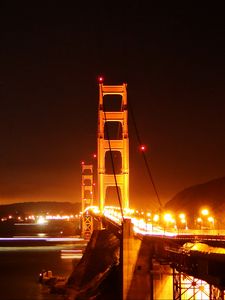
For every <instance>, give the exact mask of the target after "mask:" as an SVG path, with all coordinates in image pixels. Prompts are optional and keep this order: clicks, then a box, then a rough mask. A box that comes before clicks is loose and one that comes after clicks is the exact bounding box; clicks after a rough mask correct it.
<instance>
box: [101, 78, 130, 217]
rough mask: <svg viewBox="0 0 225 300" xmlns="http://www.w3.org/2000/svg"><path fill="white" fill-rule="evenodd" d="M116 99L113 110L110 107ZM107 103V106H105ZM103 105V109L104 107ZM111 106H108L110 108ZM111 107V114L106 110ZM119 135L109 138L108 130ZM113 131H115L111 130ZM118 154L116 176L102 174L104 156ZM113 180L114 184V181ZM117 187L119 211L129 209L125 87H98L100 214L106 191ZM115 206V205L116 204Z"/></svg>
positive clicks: (103, 172)
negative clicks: (120, 207) (120, 206)
mask: <svg viewBox="0 0 225 300" xmlns="http://www.w3.org/2000/svg"><path fill="white" fill-rule="evenodd" d="M118 99H119V105H117V107H116V109H115V107H114V104H115V103H117V102H118V101H116V100H118ZM107 101H108V102H107ZM105 102H106V103H105ZM106 104H107V105H106ZM110 104H111V105H110ZM111 107H114V108H113V110H110V109H111ZM112 128H114V131H115V132H117V133H118V132H119V134H118V135H117V137H115V136H112V135H110V129H112ZM115 129H116V130H115ZM110 151H111V154H112V153H113V152H114V153H119V156H120V163H121V167H120V169H119V171H118V172H116V174H115V175H114V174H108V173H106V155H109V157H112V156H110ZM115 177H116V180H115ZM116 186H117V187H118V190H119V191H120V198H121V199H120V200H121V205H122V208H123V209H124V208H128V207H129V138H128V112H127V85H126V84H123V85H104V84H103V83H99V107H98V198H99V209H100V211H101V212H102V211H103V209H104V205H105V199H106V191H107V188H108V187H116ZM118 206H119V202H118Z"/></svg>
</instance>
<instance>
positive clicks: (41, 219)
mask: <svg viewBox="0 0 225 300" xmlns="http://www.w3.org/2000/svg"><path fill="white" fill-rule="evenodd" d="M46 223H47V220H46V219H45V218H44V217H43V216H39V217H38V218H37V224H40V225H42V224H46Z"/></svg>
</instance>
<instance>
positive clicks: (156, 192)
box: [128, 101, 162, 211]
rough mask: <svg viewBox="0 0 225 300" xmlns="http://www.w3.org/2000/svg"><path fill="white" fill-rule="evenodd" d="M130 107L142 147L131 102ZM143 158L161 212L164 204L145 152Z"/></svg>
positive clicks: (140, 143)
mask: <svg viewBox="0 0 225 300" xmlns="http://www.w3.org/2000/svg"><path fill="white" fill-rule="evenodd" d="M128 106H129V108H130V110H129V111H130V112H131V118H132V122H133V125H134V129H135V133H136V136H137V140H138V144H139V146H141V145H142V142H141V137H140V134H139V131H138V128H137V123H136V120H135V117H134V112H133V108H132V105H131V103H130V101H129V103H128ZM142 156H143V159H144V163H145V167H146V169H147V173H148V176H149V178H150V181H151V183H152V186H153V189H154V192H155V195H156V198H157V200H158V204H159V209H160V211H161V209H162V202H161V200H160V197H159V193H158V191H157V188H156V185H155V182H154V180H153V176H152V172H151V169H150V166H149V163H148V160H147V157H146V155H145V152H144V151H142Z"/></svg>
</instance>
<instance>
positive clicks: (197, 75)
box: [0, 1, 225, 207]
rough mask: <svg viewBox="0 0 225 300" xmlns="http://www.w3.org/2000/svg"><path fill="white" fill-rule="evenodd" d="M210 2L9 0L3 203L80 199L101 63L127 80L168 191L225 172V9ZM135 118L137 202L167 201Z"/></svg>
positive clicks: (2, 20) (0, 129) (1, 113)
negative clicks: (25, 0) (141, 147)
mask: <svg viewBox="0 0 225 300" xmlns="http://www.w3.org/2000/svg"><path fill="white" fill-rule="evenodd" d="M130 2H131V3H130ZM133 2H134V3H133ZM165 2H166V1H165ZM200 2H201V3H200ZM200 2H197V1H196V2H195V3H194V2H193V3H194V4H193V3H189V4H187V5H185V4H184V2H183V1H181V2H180V6H175V5H174V6H173V5H172V4H171V2H170V3H168V4H166V3H163V1H162V2H161V3H158V4H157V6H156V4H155V1H146V2H144V1H129V2H127V3H125V2H122V3H121V2H118V3H117V2H116V1H115V2H114V1H110V2H109V3H108V2H106V1H105V2H101V1H100V2H99V1H90V3H89V2H88V1H87V2H86V1H83V2H82V3H78V2H77V4H76V5H74V6H71V7H70V6H69V5H68V4H64V2H61V6H60V5H58V6H57V4H55V1H49V2H48V1H46V2H43V3H45V4H44V5H40V6H39V7H38V6H35V4H34V3H39V2H33V1H31V2H30V3H29V5H28V4H27V3H26V5H25V4H24V5H23V1H22V2H18V4H17V5H16V4H14V5H12V4H11V6H10V4H7V5H6V4H5V5H4V4H1V8H0V32H1V35H0V38H1V40H0V66H1V68H0V105H1V109H0V137H1V147H0V202H1V203H11V202H15V201H37V200H62V201H71V202H77V201H80V198H81V190H80V185H81V166H80V162H81V161H82V160H85V161H86V162H90V161H91V155H92V153H94V152H95V151H96V145H97V141H96V137H97V135H96V132H97V106H98V84H97V80H96V79H97V77H98V75H99V74H103V75H104V76H105V84H122V83H123V82H126V83H127V84H128V101H129V103H130V104H131V105H132V108H133V111H134V116H135V120H136V124H137V127H138V132H139V134H140V136H141V139H142V141H143V143H145V144H147V145H148V152H147V153H146V155H147V158H148V162H149V165H150V168H151V171H152V175H153V178H154V182H155V185H156V187H157V190H158V193H159V195H160V198H161V200H162V202H165V201H167V200H169V199H170V198H171V197H172V196H173V195H175V194H176V193H177V192H178V191H180V190H182V189H183V188H185V187H188V186H191V185H193V184H198V183H203V182H206V181H208V180H211V179H214V178H218V177H222V176H225V138H224V137H225V135H224V133H225V85H224V83H225V82H224V80H225V18H224V15H225V14H224V13H225V10H224V4H223V1H215V4H214V2H211V4H210V5H209V4H207V3H206V1H204V2H203V1H200ZM7 3H9V1H7ZM21 3H22V4H21ZM49 3H51V4H49ZM74 3H76V2H74ZM106 3H107V4H106ZM110 3H111V4H110ZM146 3H148V5H147V4H146ZM185 3H188V2H187V1H185ZM129 122H130V123H129V135H130V183H131V188H130V203H131V206H139V207H140V206H141V207H145V206H147V207H156V206H157V200H156V197H155V194H154V191H153V188H152V185H151V182H150V180H149V177H148V175H147V171H146V168H145V165H144V162H143V159H142V157H141V155H140V153H139V152H138V150H137V138H136V135H135V131H134V126H133V124H132V120H131V118H130V119H129Z"/></svg>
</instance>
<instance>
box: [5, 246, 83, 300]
mask: <svg viewBox="0 0 225 300" xmlns="http://www.w3.org/2000/svg"><path fill="white" fill-rule="evenodd" d="M83 248H84V245H82V244H80V243H79V242H71V243H70V244H54V245H48V246H38V245H35V246H34V245H32V246H29V245H26V246H24V244H22V245H19V246H18V243H17V245H16V246H13V245H11V244H10V246H6V245H4V247H0V300H26V299H29V300H53V299H57V300H58V299H62V296H60V295H54V294H50V293H49V289H48V288H47V287H46V286H43V285H42V284H40V283H38V274H39V273H40V271H41V270H42V269H48V270H52V272H53V275H55V274H56V275H60V276H66V277H68V276H69V275H70V273H71V271H72V268H73V263H76V261H78V260H79V257H76V258H71V257H70V256H68V257H67V256H66V257H67V258H65V257H62V252H63V250H66V251H68V250H70V249H83ZM67 253H68V252H67Z"/></svg>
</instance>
